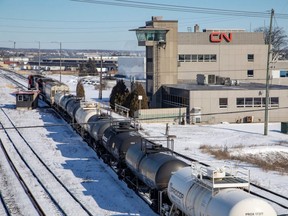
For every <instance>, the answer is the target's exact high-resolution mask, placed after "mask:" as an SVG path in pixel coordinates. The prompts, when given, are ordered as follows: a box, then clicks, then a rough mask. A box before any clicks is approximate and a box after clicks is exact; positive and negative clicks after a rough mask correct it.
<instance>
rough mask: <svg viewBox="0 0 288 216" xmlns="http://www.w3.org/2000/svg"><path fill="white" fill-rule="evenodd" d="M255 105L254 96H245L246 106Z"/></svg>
mask: <svg viewBox="0 0 288 216" xmlns="http://www.w3.org/2000/svg"><path fill="white" fill-rule="evenodd" d="M252 106H253V98H245V107H252Z"/></svg>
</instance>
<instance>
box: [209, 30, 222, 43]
mask: <svg viewBox="0 0 288 216" xmlns="http://www.w3.org/2000/svg"><path fill="white" fill-rule="evenodd" d="M220 38H221V34H220V32H212V33H211V34H210V41H211V42H213V43H220V42H221V39H220Z"/></svg>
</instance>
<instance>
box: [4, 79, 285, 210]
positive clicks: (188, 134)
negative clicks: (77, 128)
mask: <svg viewBox="0 0 288 216" xmlns="http://www.w3.org/2000/svg"><path fill="white" fill-rule="evenodd" d="M51 77H53V78H55V79H58V78H59V76H57V75H56V76H55V75H51ZM77 79H78V77H73V76H63V75H62V81H63V82H64V83H66V84H68V85H69V86H70V90H71V92H75V89H76V84H77ZM0 82H1V84H0V106H1V107H7V108H9V109H8V110H9V113H10V114H11V115H13V116H14V117H15V122H17V124H16V125H39V124H40V125H41V124H44V125H45V124H50V123H62V122H63V120H61V119H59V118H57V117H56V118H55V115H54V114H53V112H49V111H45V110H44V109H38V110H33V111H31V110H30V111H16V110H14V109H11V107H13V106H11V105H13V104H15V98H14V97H13V96H12V95H9V93H11V92H13V91H14V90H15V89H13V88H12V87H11V84H5V82H4V81H3V80H2V79H1V80H0ZM84 87H85V92H86V99H87V100H91V101H99V100H98V91H97V90H95V88H94V86H93V85H90V84H84ZM110 91H111V89H107V90H105V91H103V94H102V95H103V100H102V101H105V102H107V101H109V95H110ZM16 116H17V117H16ZM142 127H143V128H144V133H145V134H146V135H147V136H159V135H164V133H165V129H166V125H165V124H142ZM23 130H25V131H26V132H27V136H26V138H27V139H28V140H29V142H30V143H33V145H34V147H35V148H36V149H37V151H38V152H40V153H42V155H43V158H44V160H45V161H46V162H47V163H48V164H49V166H50V167H52V168H53V170H55V172H57V174H58V175H59V176H61V179H62V180H63V181H65V182H66V183H67V185H69V188H73V190H74V191H75V193H76V194H77V195H79V196H81V198H82V199H83V200H84V202H85V204H87V206H89V207H90V208H92V209H93V210H94V211H95V212H96V213H97V215H153V214H154V213H153V212H152V211H151V210H150V209H149V208H148V206H147V205H145V204H144V202H143V201H142V200H141V199H140V198H138V197H137V196H136V195H135V194H134V193H133V192H132V191H131V190H129V189H128V188H127V186H126V185H125V184H123V183H122V182H120V181H119V180H118V179H117V177H116V175H115V174H114V173H113V172H112V171H111V170H110V169H109V168H108V167H107V166H106V165H105V164H103V163H102V162H101V161H100V160H98V159H97V157H96V154H95V153H94V152H93V151H92V150H91V149H90V148H89V147H88V146H87V144H85V143H84V142H83V141H82V140H81V138H80V137H79V136H78V135H76V134H75V133H74V132H73V131H72V129H71V128H70V127H69V126H61V127H51V128H49V127H47V128H40V129H37V131H36V129H34V131H31V130H29V129H23ZM263 131H264V126H263V124H261V123H257V124H217V125H169V134H173V135H176V136H177V138H176V139H175V151H177V152H179V153H182V154H184V155H187V156H190V157H193V158H195V159H197V160H200V161H201V162H205V163H208V164H210V165H213V166H223V164H227V163H229V164H233V165H234V166H239V167H244V168H248V169H249V170H250V171H251V180H252V182H253V183H256V184H259V185H261V186H263V187H266V188H268V189H271V190H273V191H275V192H277V193H281V194H283V195H284V196H288V175H287V173H286V174H283V173H282V174H281V173H278V172H274V171H269V172H267V171H263V170H261V169H259V168H258V167H256V166H255V165H251V164H247V163H244V162H238V161H218V160H216V159H215V158H213V157H212V156H211V155H208V154H204V153H202V152H201V151H200V150H199V147H200V146H201V145H209V146H218V147H220V148H226V149H228V150H229V151H233V152H234V153H235V154H241V155H243V154H258V155H259V154H261V155H264V156H265V157H266V156H267V155H271V156H275V154H273V153H275V152H277V153H279V152H281V153H282V154H283V155H284V156H285V157H286V159H287V161H288V144H287V136H288V135H287V134H283V133H280V123H270V124H269V131H268V135H267V136H264V135H263ZM236 147H241V148H236ZM274 207H275V206H274ZM276 211H277V213H278V214H284V213H286V214H287V213H288V211H287V210H285V211H284V210H283V209H278V208H277V207H276Z"/></svg>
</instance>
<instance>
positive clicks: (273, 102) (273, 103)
mask: <svg viewBox="0 0 288 216" xmlns="http://www.w3.org/2000/svg"><path fill="white" fill-rule="evenodd" d="M270 100H271V101H270V103H271V107H278V106H279V98H278V97H271V98H270Z"/></svg>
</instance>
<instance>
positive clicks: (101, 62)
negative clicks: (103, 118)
mask: <svg viewBox="0 0 288 216" xmlns="http://www.w3.org/2000/svg"><path fill="white" fill-rule="evenodd" d="M100 67H101V69H100V86H99V99H100V100H102V67H103V59H102V55H101V58H100Z"/></svg>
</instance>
